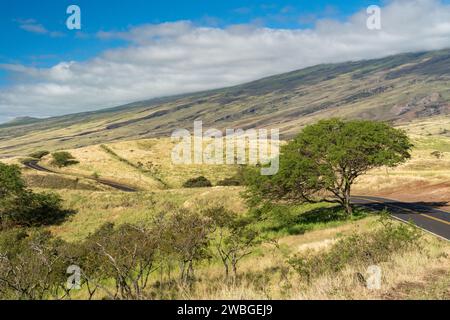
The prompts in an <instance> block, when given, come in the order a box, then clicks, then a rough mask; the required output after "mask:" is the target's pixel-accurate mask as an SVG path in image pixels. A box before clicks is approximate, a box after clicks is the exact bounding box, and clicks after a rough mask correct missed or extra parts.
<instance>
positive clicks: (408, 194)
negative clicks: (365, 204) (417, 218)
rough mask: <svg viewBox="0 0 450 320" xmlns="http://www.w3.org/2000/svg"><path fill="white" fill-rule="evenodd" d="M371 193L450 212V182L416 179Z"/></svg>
mask: <svg viewBox="0 0 450 320" xmlns="http://www.w3.org/2000/svg"><path fill="white" fill-rule="evenodd" d="M370 195H372V196H378V197H384V198H390V199H395V200H400V201H404V202H416V203H421V204H423V205H426V206H430V207H434V208H436V209H441V210H445V211H449V212H450V182H442V183H438V184H432V183H427V182H425V181H415V182H411V183H409V184H407V185H402V186H401V187H397V188H395V189H389V190H383V191H378V192H371V193H370Z"/></svg>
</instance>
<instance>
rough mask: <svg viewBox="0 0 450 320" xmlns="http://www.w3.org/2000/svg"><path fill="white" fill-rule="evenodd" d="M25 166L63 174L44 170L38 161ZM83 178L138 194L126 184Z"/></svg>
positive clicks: (45, 170) (27, 163)
mask: <svg viewBox="0 0 450 320" xmlns="http://www.w3.org/2000/svg"><path fill="white" fill-rule="evenodd" d="M24 166H26V167H28V168H30V169H34V170H37V171H42V172H50V173H56V174H61V173H60V172H55V171H52V170H50V169H48V168H44V167H42V166H40V165H39V164H38V161H37V160H31V161H27V162H24ZM83 178H85V179H89V180H93V181H96V182H98V183H101V184H104V185H106V186H109V187H112V188H114V189H117V190H120V191H124V192H137V191H138V190H137V189H136V188H133V187H130V186H126V185H124V184H120V183H117V182H114V181H110V180H104V179H96V178H90V177H83Z"/></svg>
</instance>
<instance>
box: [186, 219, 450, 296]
mask: <svg viewBox="0 0 450 320" xmlns="http://www.w3.org/2000/svg"><path fill="white" fill-rule="evenodd" d="M373 228H375V224H374V219H373V218H367V219H364V220H362V221H358V222H354V223H349V224H346V225H343V226H339V227H336V228H332V229H326V230H317V231H312V232H310V233H307V234H305V235H302V236H290V237H286V238H282V239H280V240H279V243H280V244H284V245H286V246H287V247H286V248H285V249H287V252H288V253H289V254H292V253H295V252H299V251H301V250H308V249H311V248H312V249H316V250H318V251H323V250H326V249H327V247H329V246H331V245H332V244H333V243H334V242H335V241H336V240H337V239H339V238H340V237H342V236H345V235H349V234H351V233H353V232H356V231H358V232H360V231H361V230H366V231H367V230H373ZM281 248H282V249H274V248H269V247H267V248H266V250H263V251H261V252H260V253H259V254H257V255H254V256H252V257H250V258H248V259H247V260H245V261H244V262H243V264H242V266H241V268H240V273H241V275H244V276H243V277H242V279H241V281H240V283H239V285H236V286H233V285H227V284H226V283H224V282H223V281H218V280H217V279H221V272H222V270H221V269H220V266H216V267H215V268H209V269H207V270H206V271H204V270H202V271H201V272H200V273H199V274H201V276H203V277H206V278H207V279H210V281H202V282H201V283H200V284H198V285H197V287H196V289H195V291H194V292H190V293H189V294H188V293H186V296H185V298H188V299H275V300H278V299H294V300H304V299H308V300H309V299H320V300H329V299H333V300H334V299H396V298H400V299H450V292H449V291H448V288H446V287H445V284H446V283H447V284H448V283H449V281H450V272H449V270H448V266H449V264H450V245H449V243H448V242H444V241H441V240H438V239H436V238H433V237H431V236H428V235H425V236H424V239H423V240H421V247H420V248H417V249H413V250H410V251H408V252H407V253H405V254H401V255H400V254H396V255H394V256H393V258H392V259H391V260H390V261H388V262H385V263H380V264H379V267H381V270H382V283H381V288H380V289H379V290H376V289H375V290H370V289H368V288H366V287H365V286H364V285H362V284H361V283H360V282H359V281H358V280H357V277H356V274H357V273H360V274H362V275H366V272H367V270H366V269H365V268H362V267H358V266H348V267H346V268H345V269H343V270H342V271H340V272H339V273H338V274H333V275H324V276H321V277H318V278H317V279H314V280H313V281H312V282H311V283H310V284H308V285H307V284H305V283H304V282H303V281H301V280H300V279H299V278H298V276H297V275H296V273H295V272H294V271H293V270H292V269H290V268H289V266H288V265H287V264H286V262H285V261H286V251H284V250H283V246H282V247H281ZM282 252H283V253H282ZM430 275H432V276H433V277H430ZM436 281H438V283H442V284H444V286H442V285H438V286H437V285H436ZM212 283H213V285H211V284H212ZM406 284H407V287H408V290H401V288H404V287H405V285H406ZM436 287H437V288H436ZM399 288H400V289H399Z"/></svg>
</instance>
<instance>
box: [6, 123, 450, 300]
mask: <svg viewBox="0 0 450 320" xmlns="http://www.w3.org/2000/svg"><path fill="white" fill-rule="evenodd" d="M402 128H403V129H404V130H406V131H407V132H408V134H409V135H410V136H411V138H412V139H413V142H414V145H415V147H414V149H413V157H412V159H411V160H409V161H408V162H407V163H405V164H403V165H401V166H399V167H398V168H395V169H386V168H383V169H379V170H373V171H371V172H369V173H368V174H367V175H365V176H363V177H361V178H360V180H359V181H358V184H357V185H356V187H355V190H354V192H355V193H359V194H387V195H389V194H390V195H395V194H396V192H399V193H401V194H403V195H404V194H405V193H408V194H410V195H411V197H414V199H417V197H419V198H420V195H421V194H419V193H418V192H419V191H424V190H425V191H426V194H422V196H424V197H425V198H427V199H436V200H442V201H450V199H449V195H450V192H447V193H446V192H445V190H450V186H449V185H448V184H449V183H448V181H450V137H449V136H448V134H447V131H446V130H448V128H450V118H447V117H437V118H433V119H429V120H427V121H413V122H410V123H408V124H404V125H402ZM172 147H173V142H171V141H170V139H168V138H155V139H141V140H132V141H124V142H115V143H107V144H103V145H92V146H89V147H82V148H77V149H68V151H69V152H70V153H71V154H73V155H74V156H75V158H76V159H77V160H78V161H79V163H78V164H76V165H73V166H69V167H67V168H61V169H58V168H54V167H52V164H51V156H47V157H45V158H43V159H42V161H41V164H42V165H44V166H48V167H51V168H53V169H54V170H56V171H59V172H60V173H61V174H52V173H43V172H37V171H34V170H31V169H26V168H24V169H23V173H24V177H25V180H26V182H27V184H28V185H29V186H30V187H31V188H33V189H34V190H37V191H43V190H44V191H47V190H49V189H51V190H52V191H54V192H57V193H58V194H60V195H61V197H62V198H63V199H64V204H65V206H66V207H67V208H70V209H73V210H75V211H76V214H75V215H73V216H71V217H69V219H68V220H67V221H65V222H63V223H62V224H60V225H57V226H51V227H48V229H49V230H50V231H51V232H52V233H53V234H54V235H56V236H58V237H60V238H62V239H64V240H66V241H69V242H79V241H82V240H83V239H85V238H86V237H87V236H88V235H89V234H91V233H93V232H95V231H96V230H97V229H98V228H99V227H100V226H102V225H103V224H105V223H106V222H113V223H115V224H116V225H121V224H124V223H132V224H137V225H146V224H149V223H150V222H151V221H152V219H153V218H154V217H155V215H156V214H158V213H160V212H164V211H167V210H170V208H173V207H178V208H186V209H189V210H192V211H200V210H201V209H205V208H207V207H214V206H224V207H226V208H227V209H229V210H232V211H233V212H236V213H237V214H244V213H246V212H247V211H248V210H249V208H247V206H246V203H245V201H244V199H243V198H242V194H241V193H242V191H243V190H244V189H243V187H220V186H216V187H212V188H197V189H195V188H194V189H187V188H182V184H183V183H184V182H185V181H186V180H187V179H189V178H193V177H197V176H200V175H202V176H205V177H206V178H208V179H209V180H211V181H212V182H213V185H216V184H217V182H218V181H219V180H222V179H224V178H229V177H232V176H233V175H235V174H236V172H237V167H236V166H225V165H223V166H208V165H173V164H172V162H171V158H170V152H171V150H172ZM435 151H439V152H440V154H439V157H437V156H436V154H433V153H434V152H435ZM3 161H4V162H7V163H18V164H20V157H14V158H10V159H4V160H3ZM94 176H95V177H101V178H105V179H111V180H114V181H117V182H121V183H124V184H127V185H131V186H136V187H138V188H139V189H140V190H141V191H140V192H136V193H123V192H119V191H116V190H113V189H111V188H109V187H105V186H102V185H99V184H98V183H95V182H94V181H92V180H90V179H87V177H94ZM418 186H421V187H420V188H418ZM427 188H429V189H427ZM446 188H449V189H446ZM414 192H416V193H414ZM433 192H434V195H433ZM414 199H411V200H414ZM406 200H408V199H406ZM264 214H265V215H264V217H265V219H263V220H262V221H261V222H260V223H259V225H258V227H259V228H260V230H261V231H262V232H263V234H264V235H265V236H266V237H268V238H269V239H270V241H268V242H265V243H264V244H262V245H260V246H259V247H258V248H257V250H255V252H254V253H253V254H251V255H250V256H248V257H247V258H245V259H244V260H243V261H242V264H241V266H240V269H239V275H240V278H239V279H240V281H239V283H238V284H236V285H229V284H226V283H225V282H224V280H223V277H222V269H221V265H220V263H219V262H218V261H217V260H214V259H212V260H207V261H203V262H202V263H201V265H199V266H197V269H196V272H197V277H199V278H200V279H201V281H198V282H196V284H195V287H194V288H193V289H190V290H186V288H182V287H180V288H178V289H177V290H176V292H175V293H174V292H172V293H169V294H173V295H172V296H160V297H156V298H188V299H450V293H449V290H448V287H449V284H450V273H449V270H448V265H449V264H450V246H449V244H448V242H443V241H441V240H438V239H435V238H433V237H431V236H428V235H424V236H423V237H422V239H421V240H420V245H419V246H417V247H414V248H411V249H409V250H408V251H406V252H401V253H400V252H399V253H394V254H393V255H392V256H391V257H390V258H389V259H388V260H386V261H384V262H382V263H381V264H380V267H381V269H382V272H383V280H382V283H383V285H382V288H381V289H380V290H369V289H367V288H366V287H365V286H363V285H361V284H360V283H359V282H358V278H357V276H356V275H357V274H365V272H366V266H364V265H360V264H358V263H356V264H355V263H352V264H348V265H346V266H345V268H343V269H342V270H340V271H339V272H337V273H326V274H323V275H321V276H319V277H317V278H314V279H313V280H312V281H311V282H310V283H305V282H304V281H302V280H301V279H299V275H298V274H296V273H295V272H294V271H293V270H292V268H291V267H290V266H289V264H288V263H287V260H288V257H290V256H292V255H294V254H298V253H302V252H315V253H318V254H321V253H326V252H328V251H329V250H331V248H333V246H334V245H335V244H336V243H338V242H339V241H340V239H343V238H345V237H347V236H351V235H353V234H355V233H361V232H368V233H373V232H375V231H376V230H377V229H378V228H379V223H378V222H377V220H378V217H377V216H374V215H373V214H370V213H368V212H364V211H363V210H358V211H357V213H356V215H355V216H354V217H353V218H352V219H345V218H344V216H343V215H342V212H341V210H340V209H338V208H336V207H333V206H331V205H325V204H315V205H311V204H308V205H298V206H287V205H286V206H281V205H280V206H275V207H271V208H269V209H268V210H267V211H266V212H264ZM155 277H156V275H155ZM154 280H155V281H156V279H154ZM76 297H78V298H86V296H85V293H84V292H83V291H81V292H79V293H77V296H75V298H76ZM96 298H104V297H103V296H101V295H100V294H99V295H98V296H97V297H96Z"/></svg>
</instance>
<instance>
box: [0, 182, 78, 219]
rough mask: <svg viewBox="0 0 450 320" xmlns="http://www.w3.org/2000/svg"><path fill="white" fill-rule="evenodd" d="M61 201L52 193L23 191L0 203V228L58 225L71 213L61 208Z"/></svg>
mask: <svg viewBox="0 0 450 320" xmlns="http://www.w3.org/2000/svg"><path fill="white" fill-rule="evenodd" d="M62 202H63V201H62V199H61V198H60V197H59V195H56V194H52V193H33V192H32V191H30V190H25V191H23V192H22V193H20V194H19V195H17V196H14V197H7V198H5V199H3V200H2V201H1V202H0V224H1V226H2V228H10V227H16V226H21V227H38V226H45V225H52V224H58V223H61V222H62V221H64V220H65V219H66V218H67V216H69V215H70V214H72V213H73V211H71V210H65V209H63V207H62Z"/></svg>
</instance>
